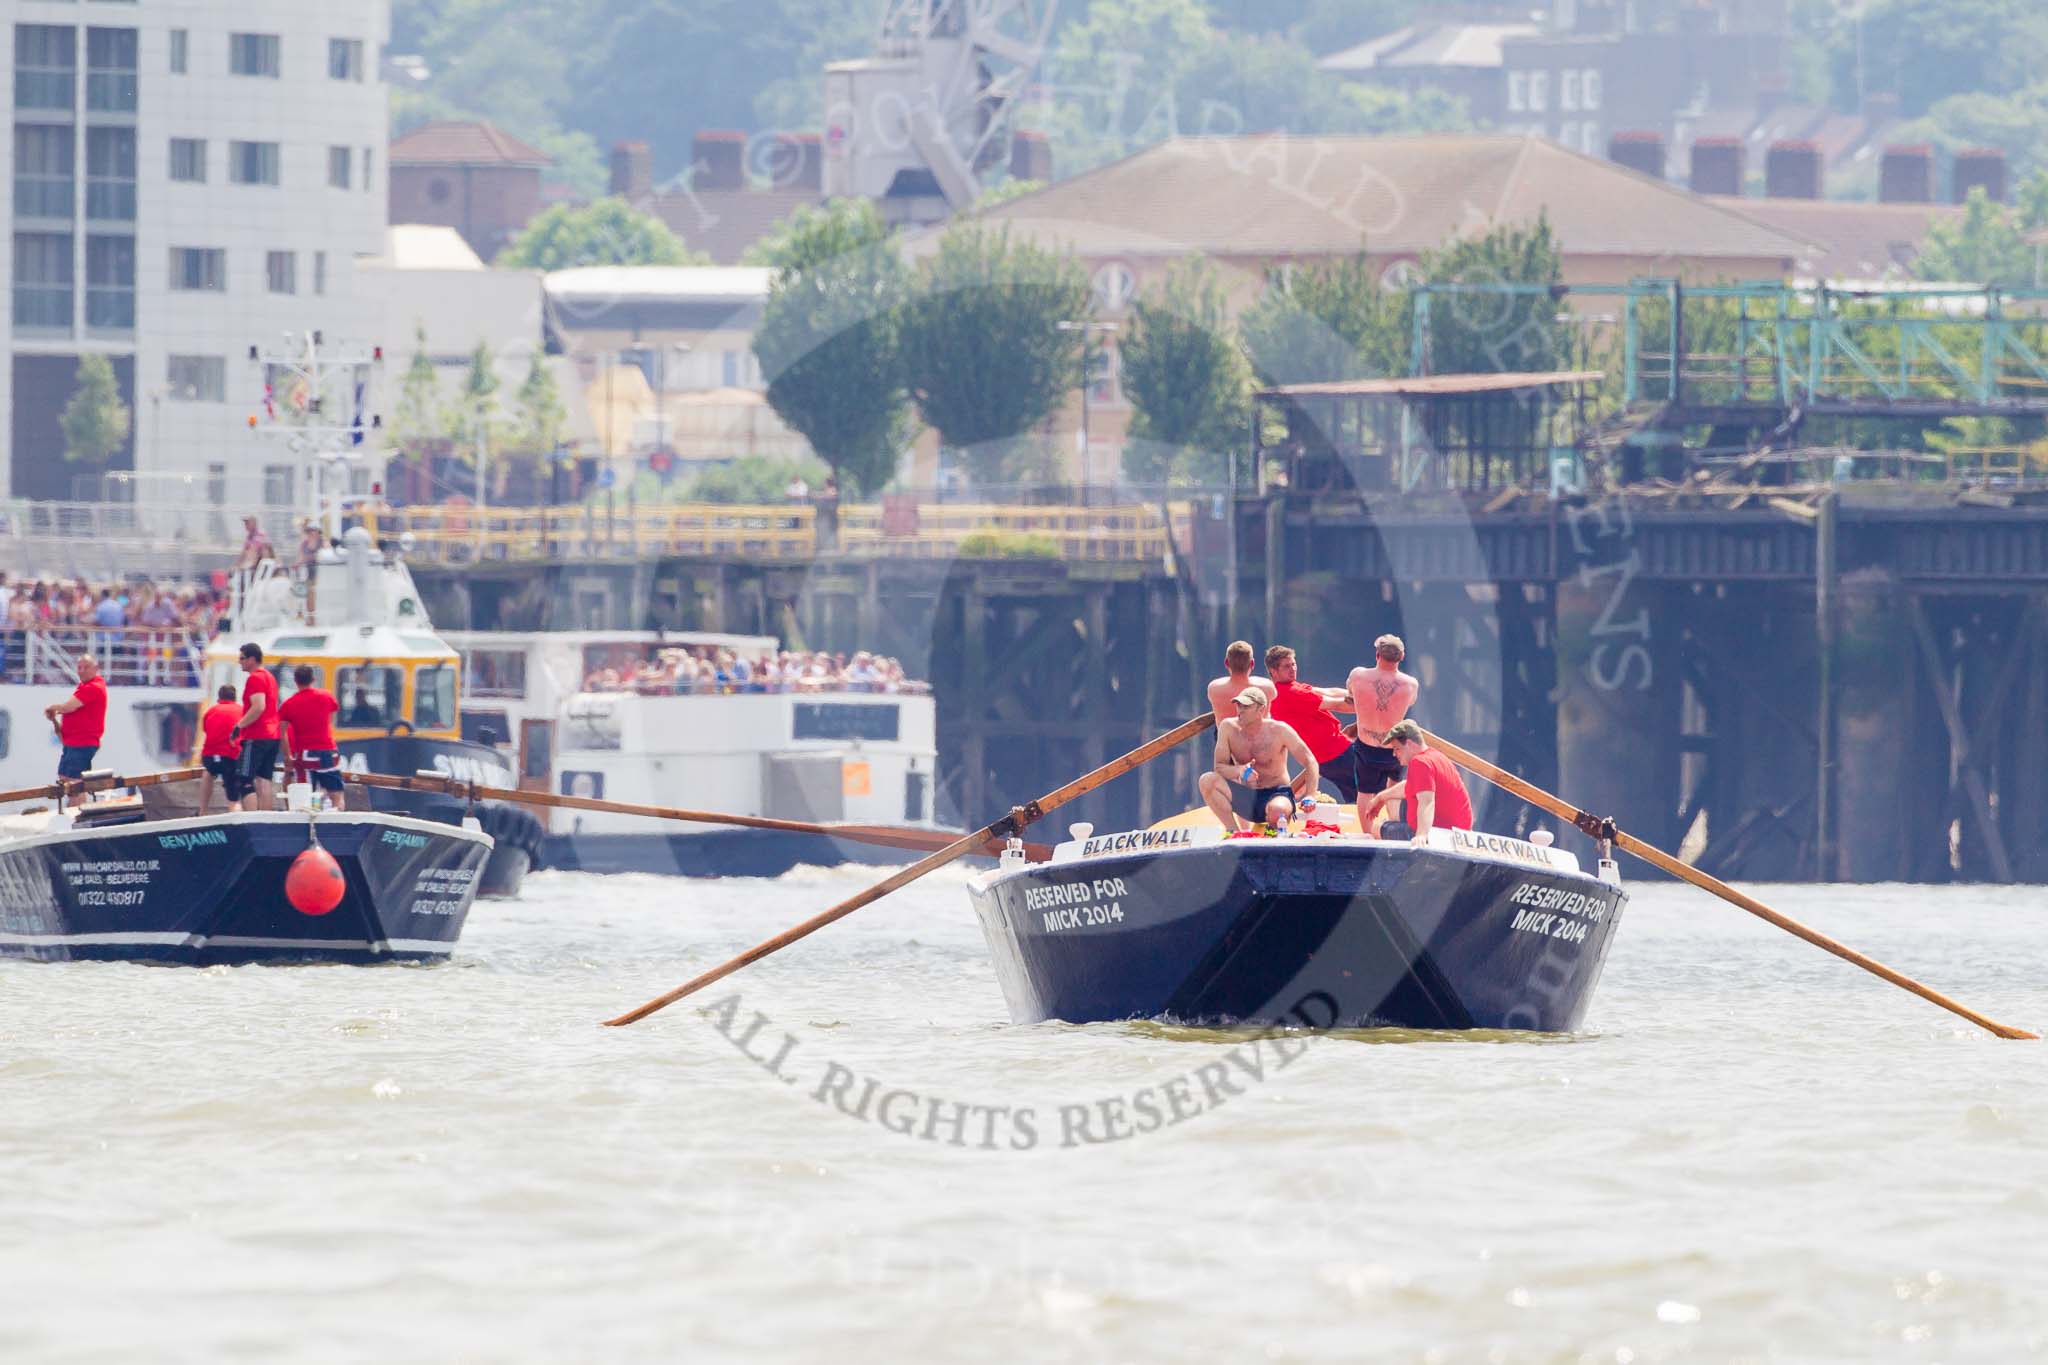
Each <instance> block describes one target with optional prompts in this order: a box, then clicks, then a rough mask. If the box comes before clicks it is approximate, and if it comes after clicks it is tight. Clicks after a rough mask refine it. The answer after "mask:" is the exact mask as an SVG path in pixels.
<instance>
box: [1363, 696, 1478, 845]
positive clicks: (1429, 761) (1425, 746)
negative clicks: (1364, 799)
mask: <svg viewBox="0 0 2048 1365" xmlns="http://www.w3.org/2000/svg"><path fill="white" fill-rule="evenodd" d="M1387 747H1388V748H1389V749H1392V750H1393V751H1394V757H1396V758H1398V759H1400V760H1401V762H1402V763H1404V764H1406V765H1407V768H1408V776H1407V777H1405V778H1403V779H1402V780H1401V781H1399V782H1396V783H1395V784H1394V785H1393V786H1391V787H1388V788H1386V789H1385V790H1384V791H1381V792H1380V793H1379V794H1378V795H1377V796H1374V797H1373V799H1372V801H1371V802H1370V803H1369V804H1368V805H1367V806H1366V808H1365V811H1364V812H1363V815H1362V819H1361V824H1362V826H1363V827H1364V828H1366V829H1370V828H1372V826H1371V823H1370V821H1371V817H1372V816H1374V815H1376V814H1377V813H1378V812H1379V810H1380V808H1381V807H1383V806H1389V805H1392V804H1393V803H1394V802H1396V801H1401V800H1405V801H1407V803H1408V821H1409V824H1410V825H1411V826H1412V827H1413V829H1414V833H1413V836H1412V838H1413V840H1414V842H1416V843H1418V844H1419V843H1422V842H1423V841H1424V840H1426V839H1428V838H1429V832H1430V831H1431V830H1433V829H1470V828H1472V796H1471V793H1469V792H1467V791H1466V790H1465V779H1464V778H1463V777H1461V776H1459V775H1458V765H1457V764H1455V763H1453V762H1451V760H1449V759H1448V758H1445V757H1444V756H1443V755H1442V754H1440V753H1438V752H1437V751H1436V750H1434V749H1432V748H1430V747H1429V743H1428V741H1427V740H1425V739H1424V738H1423V737H1422V727H1421V726H1420V725H1417V724H1416V723H1415V722H1414V721H1412V720H1404V721H1402V722H1401V723H1400V724H1399V725H1396V726H1395V727H1394V728H1393V729H1391V730H1389V731H1387Z"/></svg>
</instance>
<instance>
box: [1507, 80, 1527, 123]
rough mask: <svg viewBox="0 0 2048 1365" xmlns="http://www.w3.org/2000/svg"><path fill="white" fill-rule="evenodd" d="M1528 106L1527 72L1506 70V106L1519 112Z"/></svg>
mask: <svg viewBox="0 0 2048 1365" xmlns="http://www.w3.org/2000/svg"><path fill="white" fill-rule="evenodd" d="M1528 107H1529V73H1528V72H1526V71H1510V72H1508V108H1509V109H1510V110H1512V111H1513V112H1515V113H1517V114H1519V113H1521V112H1522V111H1523V110H1524V109H1527V108H1528Z"/></svg>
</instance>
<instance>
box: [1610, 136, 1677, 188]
mask: <svg viewBox="0 0 2048 1365" xmlns="http://www.w3.org/2000/svg"><path fill="white" fill-rule="evenodd" d="M1607 159H1608V160H1609V161H1612V162H1613V163H1614V164H1615V165H1617V166H1626V167H1628V168H1629V169H1630V170H1632V171H1640V172H1642V173H1643V174H1644V175H1651V176H1655V177H1656V178H1657V179H1659V180H1662V179H1663V178H1664V134H1662V133H1658V132H1652V131H1647V130H1643V129H1631V130H1625V131H1622V132H1618V133H1616V134H1615V135H1614V136H1613V137H1611V138H1609V139H1607Z"/></svg>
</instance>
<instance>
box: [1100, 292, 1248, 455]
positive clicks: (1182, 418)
mask: <svg viewBox="0 0 2048 1365" xmlns="http://www.w3.org/2000/svg"><path fill="white" fill-rule="evenodd" d="M1122 350H1123V387H1124V392H1125V393H1126V394H1127V395H1128V396H1129V397H1130V400H1131V406H1132V408H1133V413H1132V418H1131V429H1130V434H1131V438H1132V444H1131V445H1130V446H1129V447H1128V448H1127V449H1126V451H1125V453H1124V467H1125V469H1126V470H1127V471H1128V472H1129V473H1131V474H1132V475H1134V476H1135V477H1137V478H1139V479H1142V480H1144V481H1146V482H1164V481H1166V480H1167V479H1169V478H1171V477H1173V476H1175V475H1179V476H1182V477H1187V478H1192V479H1194V480H1196V481H1212V480H1216V479H1219V478H1221V477H1222V474H1223V471H1224V468H1225V462H1226V461H1227V460H1228V458H1229V454H1230V452H1232V451H1234V450H1236V449H1237V448H1238V447H1239V446H1241V445H1242V444H1244V432H1245V423H1246V421H1247V419H1248V416H1249V413H1250V409H1251V388H1252V378H1251V367H1250V365H1248V364H1247V363H1246V362H1245V358H1244V354H1243V352H1241V351H1239V350H1238V348H1237V342H1236V337H1235V334H1234V331H1233V329H1232V327H1231V323H1230V313H1229V306H1228V303H1227V301H1226V299H1225V297H1224V292H1223V286H1222V284H1221V282H1220V281H1219V280H1218V279H1217V277H1216V272H1215V270H1214V269H1213V268H1211V267H1210V265H1209V263H1208V262H1207V261H1204V260H1202V259H1201V258H1199V257H1197V258H1195V259H1193V260H1189V261H1183V262H1181V263H1180V264H1179V265H1176V266H1175V267H1174V268H1173V269H1172V270H1171V271H1169V272H1168V273H1167V276H1166V278H1165V279H1164V280H1163V281H1161V282H1160V283H1159V284H1157V285H1155V286H1153V287H1151V288H1148V289H1147V290H1146V291H1145V292H1144V293H1143V294H1142V295H1140V296H1139V298H1138V301H1137V304H1136V306H1135V307H1134V308H1133V309H1132V310H1131V320H1130V325H1129V329H1128V330H1127V331H1126V333H1125V335H1124V338H1123V347H1122Z"/></svg>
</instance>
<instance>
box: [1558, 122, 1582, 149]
mask: <svg viewBox="0 0 2048 1365" xmlns="http://www.w3.org/2000/svg"><path fill="white" fill-rule="evenodd" d="M1557 141H1558V145H1560V146H1563V147H1570V148H1573V149H1575V150H1576V149H1577V147H1578V145H1579V124H1578V120H1577V119H1566V120H1565V121H1564V122H1563V123H1561V124H1559V125H1558V129H1557Z"/></svg>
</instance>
